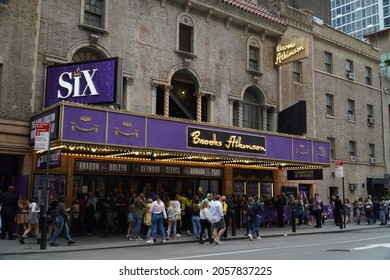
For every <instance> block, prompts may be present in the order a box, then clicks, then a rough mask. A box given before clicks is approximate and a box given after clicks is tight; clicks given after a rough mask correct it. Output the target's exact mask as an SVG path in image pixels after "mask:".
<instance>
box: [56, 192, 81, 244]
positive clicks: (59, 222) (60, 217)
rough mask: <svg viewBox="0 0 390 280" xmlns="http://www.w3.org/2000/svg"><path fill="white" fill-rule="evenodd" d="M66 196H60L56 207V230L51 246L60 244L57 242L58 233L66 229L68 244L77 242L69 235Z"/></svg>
mask: <svg viewBox="0 0 390 280" xmlns="http://www.w3.org/2000/svg"><path fill="white" fill-rule="evenodd" d="M64 202H65V197H64V196H63V195H62V196H60V197H59V200H58V205H57V208H56V215H57V217H56V230H55V232H54V234H53V235H52V237H51V238H50V246H58V244H57V243H56V240H57V237H58V235H59V234H60V233H61V232H62V230H63V229H64V230H65V238H66V241H67V242H68V245H72V244H75V243H76V242H75V241H73V240H72V238H71V237H70V235H69V227H68V223H67V222H68V220H69V216H68V212H67V209H66V206H65V203H64Z"/></svg>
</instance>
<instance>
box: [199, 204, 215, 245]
mask: <svg viewBox="0 0 390 280" xmlns="http://www.w3.org/2000/svg"><path fill="white" fill-rule="evenodd" d="M199 217H200V234H199V236H200V240H199V244H203V234H204V231H205V229H206V230H207V235H208V238H209V242H210V244H213V238H212V237H211V225H212V221H211V216H210V211H209V201H208V200H204V201H203V202H202V205H201V208H200V212H199Z"/></svg>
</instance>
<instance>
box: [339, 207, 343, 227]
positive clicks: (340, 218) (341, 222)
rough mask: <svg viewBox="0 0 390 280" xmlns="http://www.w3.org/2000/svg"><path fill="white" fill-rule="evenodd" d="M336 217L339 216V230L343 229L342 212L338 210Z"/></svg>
mask: <svg viewBox="0 0 390 280" xmlns="http://www.w3.org/2000/svg"><path fill="white" fill-rule="evenodd" d="M338 215H339V218H338V221H339V225H340V229H343V228H344V227H343V210H341V209H340V210H339V213H338Z"/></svg>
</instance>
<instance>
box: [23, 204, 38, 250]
mask: <svg viewBox="0 0 390 280" xmlns="http://www.w3.org/2000/svg"><path fill="white" fill-rule="evenodd" d="M40 210H41V208H40V207H39V205H38V204H37V203H36V199H33V202H31V203H30V204H29V206H28V228H27V229H26V230H25V231H24V232H23V235H22V238H21V239H20V240H19V242H20V244H25V242H24V239H26V238H27V236H28V234H29V233H30V232H31V231H32V230H33V229H34V236H35V238H36V240H37V244H39V243H40V238H39V212H40Z"/></svg>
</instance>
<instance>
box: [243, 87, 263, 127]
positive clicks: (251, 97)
mask: <svg viewBox="0 0 390 280" xmlns="http://www.w3.org/2000/svg"><path fill="white" fill-rule="evenodd" d="M242 105H243V107H242V126H243V127H246V128H253V129H260V128H261V127H260V122H259V119H260V118H259V117H260V104H259V98H258V96H257V94H256V93H255V92H254V91H252V90H247V91H246V92H245V95H244V100H243V104H242Z"/></svg>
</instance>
